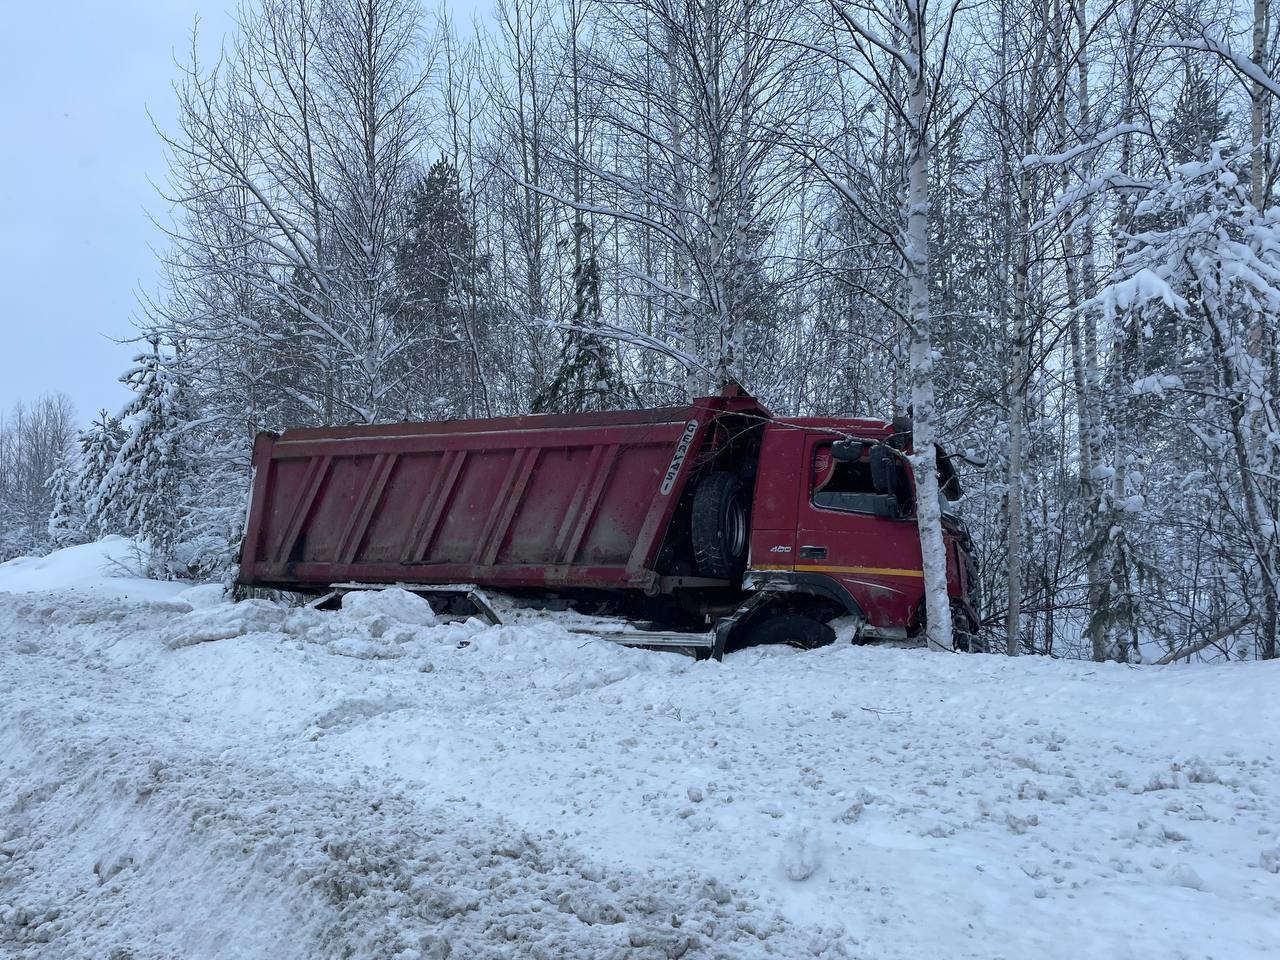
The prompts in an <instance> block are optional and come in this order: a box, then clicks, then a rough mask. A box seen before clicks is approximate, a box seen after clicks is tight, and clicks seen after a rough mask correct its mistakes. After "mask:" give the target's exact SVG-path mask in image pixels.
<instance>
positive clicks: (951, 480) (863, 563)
mask: <svg viewBox="0 0 1280 960" xmlns="http://www.w3.org/2000/svg"><path fill="white" fill-rule="evenodd" d="M910 444H911V435H910V424H909V422H904V421H901V420H900V421H896V422H895V423H887V422H885V421H879V420H859V419H847V418H790V419H785V418H777V419H774V420H773V421H771V422H769V423H768V424H766V425H765V427H764V431H763V436H762V438H761V446H760V456H759V460H758V465H757V469H756V478H755V489H754V495H753V498H752V504H751V538H750V553H749V560H748V564H747V570H746V573H745V575H744V586H745V587H747V588H748V589H754V590H757V591H771V592H773V593H775V594H780V595H784V596H793V597H794V596H797V595H798V596H800V597H809V598H812V600H813V601H815V602H817V603H820V604H833V605H834V606H835V608H836V610H837V611H838V612H843V613H846V614H850V615H853V616H855V617H857V618H858V619H859V620H860V621H861V623H860V625H859V630H858V636H859V638H860V639H866V640H873V639H903V640H905V639H908V638H911V637H914V636H916V635H918V634H919V632H920V630H921V627H922V626H923V615H924V573H923V564H922V560H921V552H920V538H919V530H918V528H917V525H916V509H915V482H914V480H913V477H912V471H911V468H910V465H909V463H908V462H907V459H906V455H907V454H909V453H910V452H911V446H910ZM938 462H939V473H940V476H939V484H940V487H941V489H942V494H943V497H944V498H946V499H945V500H944V504H943V537H944V541H945V543H946V550H947V587H948V592H949V594H950V596H951V601H952V609H953V612H954V616H955V623H956V627H957V634H958V638H959V639H958V642H959V643H962V644H970V643H972V642H973V640H972V638H973V637H975V636H976V634H977V629H978V624H979V614H978V610H977V604H976V592H977V583H976V566H975V562H974V559H973V556H972V542H971V541H970V539H969V536H968V533H967V531H966V530H965V527H964V524H963V521H962V520H961V519H960V518H959V515H958V511H957V510H956V508H955V506H954V505H953V504H954V501H955V500H956V499H958V498H959V496H960V484H959V478H958V476H957V475H956V472H955V470H954V469H953V468H952V466H951V459H950V458H949V457H947V456H946V455H945V454H943V453H942V452H941V451H940V452H939V461H938ZM829 613H830V610H829V609H828V615H829Z"/></svg>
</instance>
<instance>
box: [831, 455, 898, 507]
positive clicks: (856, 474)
mask: <svg viewBox="0 0 1280 960" xmlns="http://www.w3.org/2000/svg"><path fill="white" fill-rule="evenodd" d="M869 449H870V448H869V447H864V448H863V452H862V456H861V457H860V458H859V459H857V460H836V459H835V458H834V457H832V456H831V444H830V443H822V444H819V445H818V446H817V447H815V448H814V451H813V487H812V500H813V505H814V506H815V507H824V508H826V509H827V510H844V511H848V512H850V513H871V514H875V515H877V516H890V515H892V512H893V508H894V500H893V497H891V496H886V495H884V494H882V493H877V492H876V488H875V484H874V483H873V482H872V479H871V458H870V456H869V454H868V451H869Z"/></svg>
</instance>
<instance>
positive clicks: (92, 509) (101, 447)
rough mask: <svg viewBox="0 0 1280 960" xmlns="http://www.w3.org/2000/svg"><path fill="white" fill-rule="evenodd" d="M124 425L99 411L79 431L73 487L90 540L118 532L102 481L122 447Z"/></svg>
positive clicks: (116, 521) (117, 522)
mask: <svg viewBox="0 0 1280 960" xmlns="http://www.w3.org/2000/svg"><path fill="white" fill-rule="evenodd" d="M126 436H127V433H126V432H125V429H124V426H123V425H122V424H121V423H120V418H119V417H113V416H112V415H111V414H109V413H108V412H107V411H106V410H99V411H98V417H97V419H96V420H94V421H93V423H91V424H90V425H89V429H87V430H85V431H83V432H82V433H81V434H80V440H79V442H80V459H79V464H78V469H77V473H76V477H75V488H76V490H77V491H78V492H79V495H80V496H81V498H82V500H83V508H82V509H83V513H84V534H85V536H86V538H88V539H90V540H96V539H97V538H99V537H103V536H106V535H107V534H111V533H120V532H121V527H120V522H119V517H118V516H117V514H116V512H115V511H114V510H113V509H112V508H111V505H110V504H109V503H107V502H106V501H104V500H103V496H102V493H103V483H104V481H105V480H106V478H107V474H109V473H110V472H111V468H112V466H113V465H114V464H115V462H116V455H117V454H118V453H119V452H120V448H121V447H122V446H124V441H125V437H126Z"/></svg>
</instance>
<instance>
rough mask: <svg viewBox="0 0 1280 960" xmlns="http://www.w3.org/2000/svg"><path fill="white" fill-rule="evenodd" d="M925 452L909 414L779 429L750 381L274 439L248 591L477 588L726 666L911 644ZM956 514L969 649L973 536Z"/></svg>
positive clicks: (955, 594) (267, 437)
mask: <svg viewBox="0 0 1280 960" xmlns="http://www.w3.org/2000/svg"><path fill="white" fill-rule="evenodd" d="M910 442H911V435H910V423H909V421H906V422H903V421H902V420H899V421H895V422H894V423H888V422H884V421H879V420H861V419H847V418H833V417H803V418H785V417H776V416H774V415H773V414H771V413H770V412H769V410H767V409H766V408H765V407H764V406H763V405H762V404H761V403H760V402H759V401H757V400H756V399H755V398H753V397H750V396H748V395H747V394H745V393H744V392H742V391H741V389H739V388H736V387H733V386H731V387H729V388H726V390H725V391H724V392H723V394H722V395H720V396H712V397H703V398H701V399H699V400H696V401H694V402H693V403H692V404H690V405H689V406H684V407H671V408H664V409H653V410H626V411H618V412H611V413H584V414H565V415H545V416H523V417H506V418H496V419H489V420H449V421H443V422H438V423H395V424H386V425H381V426H363V427H334V428H315V429H311V428H308V429H295V430H287V431H285V432H284V433H283V434H281V435H275V434H270V433H264V434H262V435H260V436H259V437H258V439H257V443H256V445H255V447H254V453H253V464H254V481H253V492H252V501H251V505H250V511H249V519H248V526H247V530H246V536H245V541H244V546H243V550H242V555H241V558H240V580H241V582H242V583H243V584H245V585H249V586H257V587H273V588H281V589H286V590H293V591H303V592H307V591H311V592H317V593H318V592H324V591H327V590H331V589H332V588H333V587H335V586H342V587H344V588H346V589H351V588H354V587H355V586H358V585H359V586H368V585H379V584H400V585H403V586H406V587H408V588H409V589H421V590H423V591H424V592H430V591H431V590H435V589H441V588H442V587H444V586H445V585H448V589H454V588H455V587H456V589H460V590H461V589H468V588H470V587H472V586H478V587H480V588H487V589H490V590H500V591H503V592H504V593H508V594H514V595H517V596H523V597H525V598H529V599H530V600H531V601H538V602H547V601H548V600H551V601H553V602H559V603H567V604H572V605H574V606H576V607H578V608H580V609H581V608H583V607H587V608H594V609H596V610H604V609H607V610H609V611H611V612H613V613H615V614H620V615H622V616H625V617H629V618H632V619H645V620H649V621H652V622H653V623H654V624H657V625H659V626H662V627H665V628H670V629H672V630H675V631H684V633H683V634H681V635H683V636H686V637H693V636H696V635H698V631H699V630H700V631H701V636H705V637H706V641H705V642H706V646H707V648H708V649H709V651H710V652H711V653H712V654H713V655H716V656H719V655H720V654H721V653H722V652H723V651H724V649H725V648H726V645H727V646H737V645H741V644H744V643H763V642H789V643H793V644H796V645H799V646H806V647H807V646H817V645H820V644H822V643H826V642H830V641H831V639H832V638H833V637H834V635H835V634H834V631H833V629H832V627H831V625H830V624H831V623H832V622H833V621H836V620H840V622H841V624H844V625H849V624H852V626H853V627H854V632H855V636H856V638H858V639H860V640H874V639H882V638H893V639H908V638H911V637H916V636H918V635H919V634H920V630H921V627H922V624H923V617H924V596H923V594H924V590H923V586H924V579H923V574H922V570H921V557H920V543H919V537H918V532H917V528H916V524H915V522H914V519H913V518H914V514H915V510H914V491H915V485H914V482H913V479H912V473H911V468H910V465H909V464H908V462H907V460H906V457H905V455H906V454H907V453H908V452H909V451H910ZM938 464H939V471H940V477H939V479H940V482H941V485H942V490H943V494H944V495H945V496H946V497H947V498H948V500H954V499H956V498H958V496H959V494H960V488H959V480H958V478H957V476H956V473H955V471H954V469H953V468H952V466H951V460H950V458H947V457H944V456H939V460H938ZM944 518H945V519H944V526H945V541H946V549H947V572H948V589H949V592H950V594H951V599H952V606H953V610H954V616H955V620H956V625H957V628H958V632H959V634H960V636H961V637H962V638H964V639H966V640H968V639H970V638H972V637H973V636H974V635H975V634H976V630H977V626H978V623H979V614H978V610H977V601H976V590H977V585H976V575H975V566H974V560H973V551H972V544H971V542H970V540H969V537H968V534H967V533H966V532H965V528H964V526H963V524H962V523H961V521H960V520H959V518H958V517H957V516H956V515H955V514H954V513H953V511H952V510H951V509H950V508H949V507H948V508H947V509H946V510H945V511H944ZM842 618H844V619H842ZM657 636H658V633H657V632H656V631H654V632H650V633H648V634H645V635H644V637H646V638H648V639H654V638H656V637H657ZM642 639H643V638H642ZM699 642H700V641H692V642H690V643H689V644H688V645H690V646H695V647H696V646H698V645H699ZM668 645H672V644H668Z"/></svg>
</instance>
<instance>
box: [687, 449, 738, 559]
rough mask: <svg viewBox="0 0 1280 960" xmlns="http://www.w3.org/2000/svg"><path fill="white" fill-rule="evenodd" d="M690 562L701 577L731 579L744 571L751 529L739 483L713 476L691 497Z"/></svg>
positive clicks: (730, 476) (726, 475)
mask: <svg viewBox="0 0 1280 960" xmlns="http://www.w3.org/2000/svg"><path fill="white" fill-rule="evenodd" d="M692 526H693V530H692V532H693V560H694V563H695V564H697V567H698V573H700V574H702V576H704V577H715V578H716V579H720V580H733V579H735V578H736V577H737V576H738V575H739V574H741V573H742V571H743V570H744V569H745V568H746V565H747V546H748V543H747V541H748V538H749V530H750V527H749V525H748V523H747V505H746V502H745V498H744V497H743V491H742V481H741V480H740V479H739V478H738V475H737V474H736V473H725V472H720V473H713V474H711V475H710V476H708V477H707V478H706V479H705V480H703V481H702V482H701V483H700V484H698V489H697V490H695V491H694V494H693V523H692Z"/></svg>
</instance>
